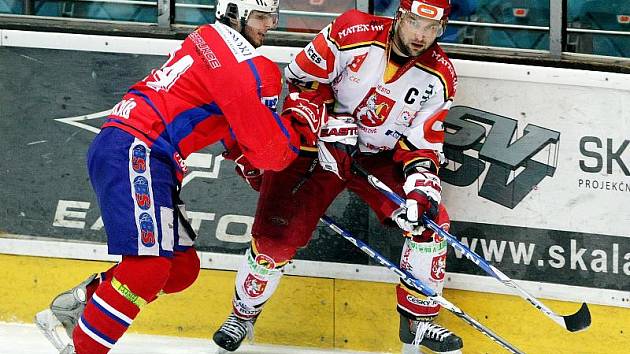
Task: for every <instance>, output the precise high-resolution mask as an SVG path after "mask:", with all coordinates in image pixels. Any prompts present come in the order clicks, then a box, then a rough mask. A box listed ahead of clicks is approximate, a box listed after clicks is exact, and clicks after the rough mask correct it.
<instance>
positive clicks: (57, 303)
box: [35, 274, 97, 354]
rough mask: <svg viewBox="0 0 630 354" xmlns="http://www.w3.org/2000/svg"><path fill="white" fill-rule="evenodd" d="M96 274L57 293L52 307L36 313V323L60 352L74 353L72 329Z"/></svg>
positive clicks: (61, 353)
mask: <svg viewBox="0 0 630 354" xmlns="http://www.w3.org/2000/svg"><path fill="white" fill-rule="evenodd" d="M96 276H97V275H96V274H92V275H90V276H89V277H88V278H87V279H86V280H85V281H83V282H82V283H81V284H79V285H77V286H75V287H74V288H72V289H70V290H68V291H65V292H63V293H61V294H59V295H57V297H55V298H54V299H53V301H52V303H51V304H50V308H48V309H46V310H44V311H41V312H39V313H37V314H36V315H35V325H37V327H38V328H39V330H40V331H41V332H42V333H43V334H44V335H45V336H46V338H47V339H48V340H49V341H50V342H51V343H52V345H54V346H55V348H57V350H58V351H59V354H74V347H73V345H72V331H73V330H74V327H76V325H77V322H78V321H79V318H80V317H81V314H83V309H84V308H85V304H86V303H87V300H88V299H87V287H88V285H89V284H90V283H92V282H93V281H95V280H96ZM64 332H65V333H64Z"/></svg>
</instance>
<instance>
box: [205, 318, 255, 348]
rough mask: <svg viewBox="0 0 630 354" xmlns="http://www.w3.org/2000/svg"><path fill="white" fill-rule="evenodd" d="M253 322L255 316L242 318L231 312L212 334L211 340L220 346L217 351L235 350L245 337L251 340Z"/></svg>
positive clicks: (252, 337) (252, 338)
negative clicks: (249, 318) (246, 318)
mask: <svg viewBox="0 0 630 354" xmlns="http://www.w3.org/2000/svg"><path fill="white" fill-rule="evenodd" d="M255 322H256V318H254V319H251V320H243V319H240V318H238V317H236V315H235V314H234V313H231V314H230V316H228V318H227V320H225V322H223V324H222V325H221V327H220V328H219V329H218V330H217V331H216V332H214V335H213V336H212V340H214V342H215V343H216V344H217V345H218V346H219V347H220V348H222V350H219V352H218V353H226V352H233V351H235V350H236V349H238V347H240V346H241V343H242V342H243V340H244V339H245V338H246V337H247V339H249V341H250V342H251V341H253V340H254V323H255Z"/></svg>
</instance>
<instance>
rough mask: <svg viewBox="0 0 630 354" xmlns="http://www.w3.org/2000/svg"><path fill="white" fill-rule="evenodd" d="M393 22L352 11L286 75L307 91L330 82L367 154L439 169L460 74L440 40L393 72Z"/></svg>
mask: <svg viewBox="0 0 630 354" xmlns="http://www.w3.org/2000/svg"><path fill="white" fill-rule="evenodd" d="M392 24H393V20H392V19H390V18H384V17H378V16H373V15H369V14H366V13H363V12H360V11H357V10H350V11H348V12H346V13H344V14H343V15H341V16H339V17H338V18H337V19H336V20H335V21H334V22H333V23H331V24H330V25H328V26H327V27H325V28H324V29H323V30H322V31H321V32H320V33H319V34H317V36H316V37H315V39H313V41H311V43H309V44H308V45H307V46H306V47H305V48H304V50H302V51H301V52H300V53H299V54H298V55H297V56H296V58H295V59H294V60H293V61H292V62H291V63H290V64H289V66H288V67H287V68H286V69H285V75H286V77H287V80H288V81H290V82H293V83H296V84H298V85H301V86H307V87H308V86H309V84H308V83H309V82H313V81H316V82H319V83H324V84H329V85H330V87H331V88H332V91H333V94H334V97H335V106H334V113H346V114H352V115H353V116H354V117H355V118H356V120H357V124H358V125H359V147H360V149H361V151H362V152H368V153H369V152H372V153H375V152H379V151H385V150H393V149H396V153H395V154H394V159H395V160H398V161H401V162H403V163H404V164H407V163H410V162H412V161H413V160H416V159H418V158H430V159H431V160H432V161H434V163H435V164H436V166H439V162H440V159H441V156H442V144H443V142H444V127H443V121H444V118H445V116H446V113H447V111H448V109H449V107H450V104H451V103H452V100H453V98H454V96H455V89H456V86H457V76H456V73H455V69H454V67H453V65H452V64H451V62H450V61H449V59H448V58H447V56H446V54H445V53H444V52H443V51H442V49H441V48H440V47H439V45H437V43H435V44H433V45H432V46H431V47H429V48H428V49H427V51H426V52H425V53H423V54H422V55H420V56H419V57H417V58H413V59H411V60H409V61H408V62H407V63H406V64H404V65H403V66H400V67H398V68H397V70H396V71H395V73H393V72H392V73H388V68H389V70H391V66H389V67H388V65H391V64H390V62H389V58H388V57H389V55H388V51H389V50H390V48H389V46H390V45H391V44H390V43H388V42H389V36H390V29H391V27H392ZM391 74H393V75H391Z"/></svg>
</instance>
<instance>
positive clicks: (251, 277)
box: [232, 248, 286, 320]
mask: <svg viewBox="0 0 630 354" xmlns="http://www.w3.org/2000/svg"><path fill="white" fill-rule="evenodd" d="M285 264H286V262H284V263H282V264H280V265H277V264H276V262H275V261H274V260H273V259H272V258H271V257H269V256H267V255H265V254H258V253H257V252H256V251H255V250H254V249H253V248H252V249H250V250H248V251H247V254H246V255H245V259H244V261H243V263H241V266H240V267H239V269H238V273H237V274H236V291H235V294H234V299H233V300H232V306H233V311H234V314H235V315H236V316H237V317H239V318H241V319H244V320H249V319H254V318H256V317H257V316H258V314H260V312H261V311H262V306H263V305H264V304H265V302H267V300H269V298H270V297H271V295H273V293H274V292H275V291H276V288H277V287H278V284H279V283H280V278H281V277H282V267H284V265H285Z"/></svg>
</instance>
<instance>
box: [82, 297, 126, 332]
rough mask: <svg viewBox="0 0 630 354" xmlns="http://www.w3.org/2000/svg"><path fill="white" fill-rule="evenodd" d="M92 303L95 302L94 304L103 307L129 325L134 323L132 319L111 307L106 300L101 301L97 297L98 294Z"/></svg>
mask: <svg viewBox="0 0 630 354" xmlns="http://www.w3.org/2000/svg"><path fill="white" fill-rule="evenodd" d="M92 301H94V302H96V303H98V304H99V305H101V306H103V307H104V308H105V309H106V310H107V311H109V312H111V313H112V314H113V315H114V316H116V317H118V318H119V319H121V320H122V321H124V322H125V323H127V325H131V322H133V319H131V318H130V317H128V316H127V315H125V314H124V313H122V312H120V311H118V310H116V309H115V308H114V307H113V306H111V305H110V304H108V303H107V302H105V300H103V299H101V298H100V297H99V296H98V295H96V294H94V295H92Z"/></svg>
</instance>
